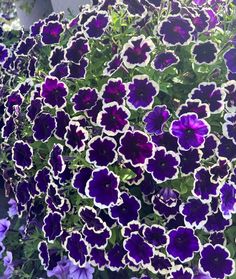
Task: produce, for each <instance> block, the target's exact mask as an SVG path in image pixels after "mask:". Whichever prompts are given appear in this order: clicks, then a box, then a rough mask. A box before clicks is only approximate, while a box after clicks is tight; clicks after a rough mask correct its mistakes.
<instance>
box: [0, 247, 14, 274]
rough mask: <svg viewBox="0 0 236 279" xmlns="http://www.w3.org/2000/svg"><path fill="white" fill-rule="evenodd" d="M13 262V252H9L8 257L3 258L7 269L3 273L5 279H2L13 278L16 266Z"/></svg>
mask: <svg viewBox="0 0 236 279" xmlns="http://www.w3.org/2000/svg"><path fill="white" fill-rule="evenodd" d="M12 261H13V256H12V252H10V251H7V252H6V256H5V257H4V258H3V265H4V266H5V267H6V269H5V270H4V272H3V277H1V278H2V279H10V278H12V276H13V272H14V266H13V263H12Z"/></svg>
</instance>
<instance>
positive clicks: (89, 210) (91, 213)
mask: <svg viewBox="0 0 236 279" xmlns="http://www.w3.org/2000/svg"><path fill="white" fill-rule="evenodd" d="M79 216H80V217H81V219H82V220H83V221H84V223H86V226H87V227H88V228H92V229H94V230H95V231H101V230H103V229H104V228H105V227H106V224H105V223H104V222H103V221H102V220H101V218H99V217H97V211H96V210H95V209H94V208H93V207H89V206H83V207H80V209H79Z"/></svg>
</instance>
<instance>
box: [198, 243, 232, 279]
mask: <svg viewBox="0 0 236 279" xmlns="http://www.w3.org/2000/svg"><path fill="white" fill-rule="evenodd" d="M229 256H230V254H229V251H228V250H227V249H226V248H225V247H224V246H222V245H219V244H217V245H215V246H212V245H211V244H206V245H204V246H203V249H202V251H201V258H200V261H199V263H200V267H201V268H202V270H203V271H204V272H206V273H207V274H209V275H210V276H211V278H215V279H216V278H217V279H218V278H219V279H224V278H226V277H227V276H230V275H233V274H234V272H235V264H234V261H233V260H232V259H231V258H230V257H229Z"/></svg>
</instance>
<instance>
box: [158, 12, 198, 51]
mask: <svg viewBox="0 0 236 279" xmlns="http://www.w3.org/2000/svg"><path fill="white" fill-rule="evenodd" d="M193 30H194V27H193V24H192V22H191V21H190V20H189V19H187V18H184V17H181V16H180V15H172V16H169V17H167V19H166V20H164V21H162V22H161V24H160V26H159V28H158V29H157V30H155V33H158V34H160V36H161V38H162V40H163V42H164V43H165V44H166V45H168V46H175V45H187V44H189V43H190V42H191V40H192V37H191V33H192V32H193Z"/></svg>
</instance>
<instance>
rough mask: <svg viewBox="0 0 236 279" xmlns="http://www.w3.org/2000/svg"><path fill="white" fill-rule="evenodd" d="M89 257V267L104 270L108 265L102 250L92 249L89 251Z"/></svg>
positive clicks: (104, 252)
mask: <svg viewBox="0 0 236 279" xmlns="http://www.w3.org/2000/svg"><path fill="white" fill-rule="evenodd" d="M90 257H91V259H90V263H91V265H92V266H96V267H98V269H99V270H104V269H105V267H106V266H107V265H108V258H107V254H106V251H105V250H104V249H97V248H92V249H91V251H90ZM91 279H92V278H91Z"/></svg>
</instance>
